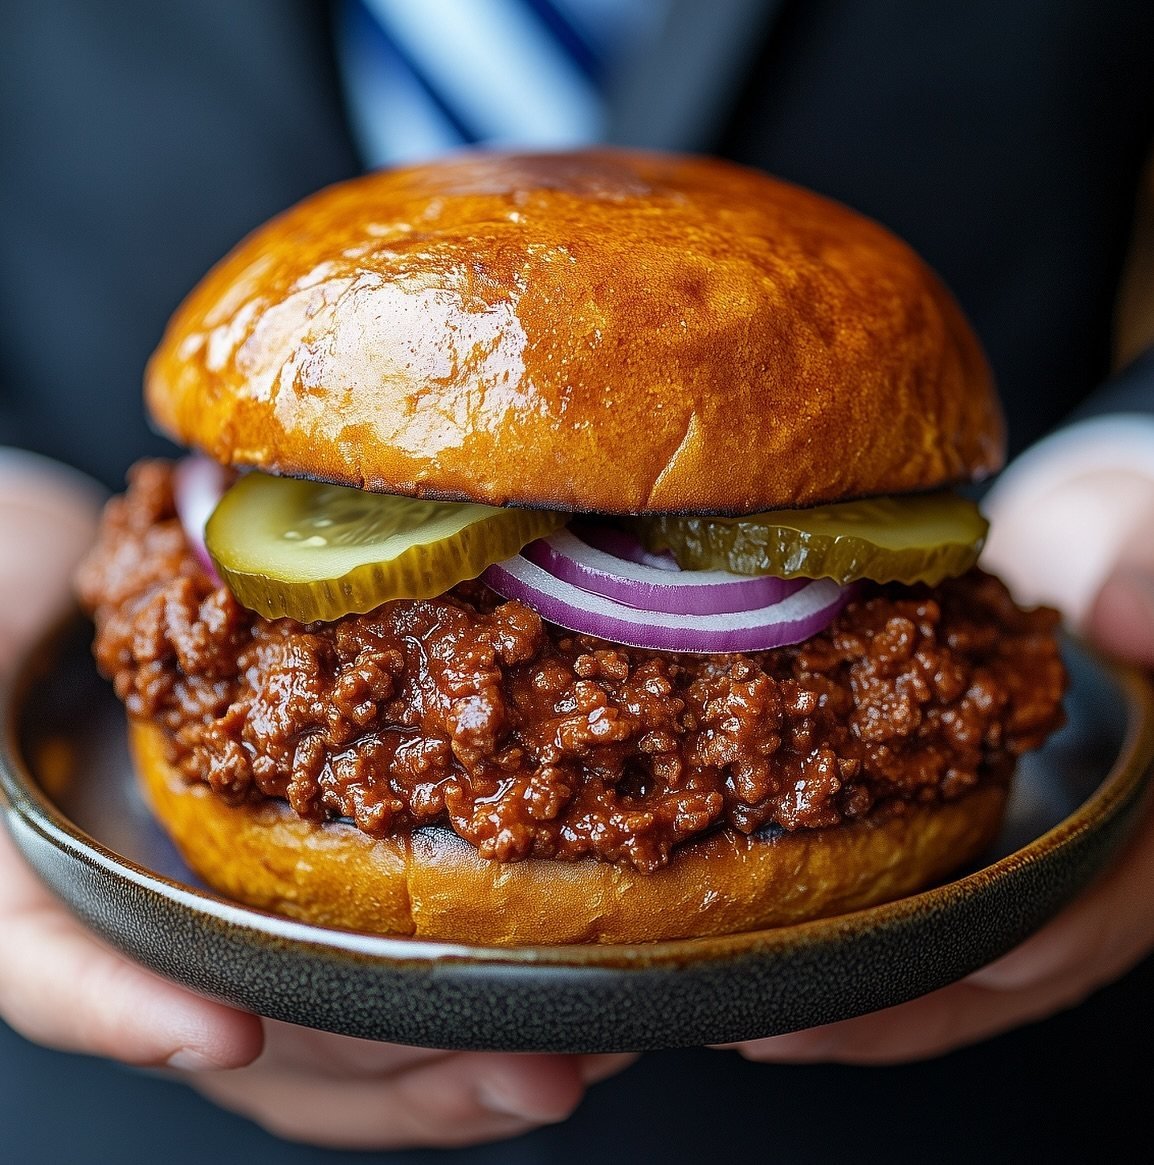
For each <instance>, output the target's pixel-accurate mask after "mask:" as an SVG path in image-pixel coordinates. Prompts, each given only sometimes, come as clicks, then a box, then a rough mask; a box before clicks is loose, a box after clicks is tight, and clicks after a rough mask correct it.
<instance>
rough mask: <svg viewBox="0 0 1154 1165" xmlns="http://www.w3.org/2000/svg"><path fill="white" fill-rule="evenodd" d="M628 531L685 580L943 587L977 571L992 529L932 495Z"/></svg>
mask: <svg viewBox="0 0 1154 1165" xmlns="http://www.w3.org/2000/svg"><path fill="white" fill-rule="evenodd" d="M629 526H630V529H631V530H633V532H634V533H635V534H636V535H637V537H638V538H640V540H641V541H642V543H644V545H645V546H646V548H647V549H649V550H651V551H653V552H654V553H660V552H662V551H664V550H668V551H670V552H671V553H672V554H673V557H674V558H676V559H677V562H678V564H679V565H680V566H681V567H682V568H683V569H685V570H730V571H733V572H734V573H735V574H773V575H778V576H780V577H781V578H832V579H834V580H836V581H837V582H839V583H842V584H844V583H848V582H853V581H854V580H855V579H863V578H864V579H873V580H874V581H875V582H901V583H918V582H922V583H929V584H930V585H931V586H936V585H937V584H938V583H940V582H941V581H942V579H944V578H951V577H954V576H956V575H959V574H965V572H966V571H967V570H969V569H970V567H972V566H973V565H974V563H976V562H977V560H978V555H979V554H980V553H981V550H982V544H983V543H984V542H985V539H986V530H987V528H988V523H987V522H986V520H985V518H983V517H982V515H981V513H980V512H979V511H978V507H977V506H976V505H974V503H973V502H970V501H967V500H966V499H965V498H962V497H959V496H958V495H957V494H954V493H935V494H917V495H913V496H909V497H880V498H867V499H865V500H863V501H856V502H839V503H837V504H835V505H829V506H814V507H813V508H812V509H806V510H772V511H767V512H766V513H763V514H751V515H749V516H747V517H742V518H710V517H669V516H666V515H658V516H653V517H644V518H633V519H630V520H629Z"/></svg>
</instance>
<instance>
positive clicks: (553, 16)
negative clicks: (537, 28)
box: [524, 0, 605, 83]
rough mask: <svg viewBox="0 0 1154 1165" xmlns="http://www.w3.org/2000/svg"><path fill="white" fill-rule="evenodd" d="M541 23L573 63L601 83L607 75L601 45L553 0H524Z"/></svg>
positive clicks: (590, 77)
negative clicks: (552, 0) (573, 21)
mask: <svg viewBox="0 0 1154 1165" xmlns="http://www.w3.org/2000/svg"><path fill="white" fill-rule="evenodd" d="M524 3H525V6H526V7H527V8H531V9H532V10H533V12H535V13H536V14H537V18H538V19H539V20H540V21H541V23H542V24H543V25H544V26H545V27H546V28H547V29H548V30H549V31H550V32H551V33H552V34H553V36H554V37H555V38H556V39H557V42H558V44H560V45H561V46H562V48H564V50H565V51H566V52H567V53H568V54H569V56H570V57H571V58H572V60H573V63H574V64H575V65H576V66H577V67H578V68H579V69H580V70H581V72H583V73H584V74H585V76H587V77H588V78H589V80H590V81H593V82H595V83H600V82H601V81H602V80H604V77H605V59H604V57H603V56H602V54H601V53H600V51H599V46H597V45H596V44H595V42H594V41H593V40H592V39H591V38H589V37H588V36H587V35H586V33H585V32H584V31H583V30H582V29H580V28H579V27H578V26H577V25H576V24H575V23H572V22H571V21H570V19H569V17H568V16H567V15H566V14H565V13H564V12H562V11H561V9H559V8H558V7H557V5H555V4H553V3H552V2H551V0H524Z"/></svg>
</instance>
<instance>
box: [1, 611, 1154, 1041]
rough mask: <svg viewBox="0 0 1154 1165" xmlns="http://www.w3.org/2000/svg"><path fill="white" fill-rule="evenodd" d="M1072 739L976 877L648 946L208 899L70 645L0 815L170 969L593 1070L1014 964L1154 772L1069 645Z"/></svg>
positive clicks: (10, 773)
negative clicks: (536, 937) (642, 1053)
mask: <svg viewBox="0 0 1154 1165" xmlns="http://www.w3.org/2000/svg"><path fill="white" fill-rule="evenodd" d="M1067 659H1068V662H1069V665H1070V669H1071V674H1072V687H1071V691H1070V694H1069V698H1068V701H1067V710H1068V713H1069V718H1070V719H1069V724H1068V725H1067V726H1066V728H1065V729H1063V730H1062V732H1060V733H1059V734H1058V735H1057V736H1056V737H1054V738H1053V739H1052V740H1051V742H1050V743H1049V744H1048V745H1047V746H1046V748H1045V749H1043V750H1042V751H1041V752H1039V753H1037V754H1035V755H1033V756H1032V757H1030V758H1028V760H1027V761H1026V762H1025V763H1024V764H1023V765H1022V766H1021V768H1020V771H1019V778H1018V782H1017V789H1016V792H1015V795H1014V797H1013V800H1012V805H1011V812H1010V816H1009V820H1008V823H1007V825H1006V829H1005V832H1004V833H1003V836H1002V837H1001V839H1000V840H999V843H998V846H997V848H996V851H995V852H994V853H992V854H990V855H989V861H988V864H987V865H985V866H984V867H983V868H981V869H979V870H975V871H973V872H971V873H969V874H967V875H965V876H963V877H960V878H958V879H957V880H955V881H953V882H950V883H948V884H947V885H944V886H940V887H938V888H936V889H933V890H930V891H927V892H926V893H923V894H918V895H915V896H913V897H910V898H905V899H903V900H901V901H899V902H894V903H891V904H889V905H887V906H880V907H875V908H873V909H870V910H863V911H859V912H857V913H855V914H850V915H845V916H842V917H839V918H833V919H826V920H823V921H819V922H813V923H808V924H806V925H803V926H793V927H787V928H783V929H779V930H770V931H761V932H757V933H752V934H741V935H733V936H730V937H727V938H722V939H703V940H692V941H680V942H671V943H663V944H657V945H651V946H605V947H553V948H549V947H535V948H515V949H492V948H478V947H468V946H453V945H450V944H446V943H436V942H427V941H421V940H415V939H385V938H378V937H372V936H366V935H360V934H352V933H348V932H343V931H336V930H327V929H322V928H319V927H312V926H306V925H303V924H301V923H297V922H293V921H290V920H288V919H285V918H281V917H277V916H275V915H270V914H264V913H261V912H259V911H255V910H249V909H246V908H244V907H240V906H236V905H234V904H232V903H229V902H226V901H223V900H222V899H220V898H218V897H216V896H215V895H213V894H212V893H210V892H208V891H206V890H205V889H203V888H202V887H200V886H198V885H197V883H196V880H195V879H194V878H193V876H192V875H191V874H190V873H189V872H188V871H187V870H186V869H185V868H184V867H183V866H182V864H181V862H180V859H179V858H178V857H177V856H176V854H175V853H174V852H173V851H172V849H171V848H170V847H169V846H168V844H167V843H166V841H165V840H164V838H163V837H162V836H161V834H160V832H159V831H158V830H157V828H156V827H155V826H154V825H153V823H152V822H151V820H150V819H149V817H148V815H147V813H146V812H145V810H144V807H143V805H142V804H141V803H140V801H139V800H138V798H137V796H136V793H135V790H134V785H133V782H132V778H131V775H130V769H129V762H128V755H127V749H126V745H125V733H124V724H123V714H122V711H121V709H120V707H119V705H118V704H117V703H116V701H115V700H114V699H113V697H112V695H111V693H110V692H109V690H108V688H107V686H106V685H105V684H103V683H102V682H101V681H100V680H99V679H98V677H97V676H96V674H95V671H94V669H93V666H92V663H91V660H90V658H89V656H88V652H87V647H86V642H85V635H84V633H83V631H82V630H77V629H75V628H73V629H71V630H70V631H69V632H68V633H67V634H66V635H65V636H63V637H62V638H58V639H57V640H55V641H54V642H53V643H50V644H45V645H43V646H41V647H40V648H39V649H38V650H37V651H36V652H34V653H33V655H32V656H31V658H30V660H29V662H28V664H27V665H26V667H25V669H24V673H23V676H22V677H21V679H20V680H19V681H18V683H17V684H16V685H15V687H14V688H13V692H14V695H13V696H12V697H11V698H10V699H9V701H8V708H7V732H6V739H5V742H4V748H3V750H2V752H3V755H2V756H0V760H2V762H3V763H2V764H0V788H2V791H3V795H2V796H0V808H3V809H6V810H7V812H6V817H7V821H8V825H9V827H10V829H11V832H12V835H13V836H14V838H15V839H16V843H17V845H18V846H19V847H20V849H21V850H22V851H23V853H24V854H25V856H26V857H27V858H28V860H29V861H30V862H31V863H32V865H33V866H34V867H35V868H36V870H37V871H38V872H39V874H40V876H41V877H42V878H43V879H44V881H45V882H46V883H47V884H48V885H49V886H51V887H52V888H53V890H55V892H56V893H57V894H59V895H60V897H61V898H62V899H64V901H65V902H66V903H67V904H68V905H69V906H70V907H71V908H72V909H73V910H74V911H75V912H76V913H77V914H78V915H79V916H80V917H81V918H82V919H83V920H84V921H85V922H86V923H87V924H88V925H89V926H91V927H92V928H93V930H95V931H96V932H97V933H99V934H100V935H102V936H103V937H104V938H105V939H107V940H108V941H109V942H111V943H112V944H113V945H114V946H116V947H118V948H120V950H122V951H124V952H125V953H126V954H127V955H129V956H130V957H132V958H134V959H136V960H138V961H139V962H141V963H144V964H145V965H146V966H149V967H151V968H153V969H154V970H156V971H158V972H160V973H161V974H162V975H167V976H168V977H169V978H172V979H175V980H177V981H178V982H180V983H184V984H186V985H187V986H189V987H191V988H193V989H194V990H196V991H200V992H203V993H204V994H206V995H211V996H214V997H216V998H219V999H224V1000H227V1001H229V1002H231V1003H235V1004H238V1005H240V1006H242V1007H245V1008H249V1009H250V1010H252V1011H256V1012H259V1013H261V1014H263V1015H267V1016H273V1017H275V1018H278V1019H285V1020H290V1021H292V1022H294V1023H300V1024H307V1025H310V1026H312V1027H318V1028H324V1029H327V1030H330V1031H335V1032H344V1033H347V1034H350V1035H356V1036H364V1037H368V1038H370V1039H380V1040H392V1041H395V1042H399V1043H406V1044H424V1045H428V1046H432V1047H441V1048H476V1049H503V1050H511V1051H572V1052H577V1051H580V1052H595V1051H596V1052H606V1051H619V1050H643V1049H650V1048H661V1047H675V1046H681V1045H691V1044H704V1043H722V1042H728V1041H731V1040H739V1039H750V1038H754V1037H758V1036H765V1035H771V1034H775V1033H780V1032H786V1031H792V1030H795V1029H798V1028H803V1027H809V1026H812V1025H814V1024H820V1023H828V1022H831V1021H833V1020H837V1019H844V1018H848V1017H850V1016H853V1015H859V1014H861V1013H863V1012H866V1011H871V1010H874V1009H877V1008H881V1007H888V1006H890V1005H893V1004H896V1003H901V1002H903V1001H905V1000H907V999H911V998H913V997H914V996H916V995H920V994H923V993H924V992H927V991H932V990H934V989H935V988H937V987H941V986H943V985H944V984H946V983H949V982H951V981H953V980H955V979H958V978H960V977H961V976H963V975H965V974H967V973H968V972H969V971H971V970H973V969H974V968H976V967H978V966H980V965H982V964H983V963H985V962H988V961H989V960H990V959H992V958H995V957H996V956H998V955H1000V954H1002V953H1003V952H1005V951H1007V950H1009V949H1010V948H1011V947H1012V946H1014V945H1015V944H1016V943H1018V942H1019V941H1020V940H1021V939H1022V938H1024V937H1025V936H1026V935H1027V934H1029V933H1030V932H1031V931H1032V930H1034V929H1036V928H1037V927H1038V926H1040V925H1041V924H1042V923H1043V922H1045V921H1046V919H1048V918H1049V917H1051V916H1052V915H1053V914H1054V913H1055V912H1056V911H1057V910H1058V909H1059V908H1060V907H1061V906H1062V905H1063V904H1064V903H1066V902H1068V901H1069V900H1070V899H1071V898H1072V897H1073V896H1074V895H1075V894H1076V893H1077V892H1078V891H1079V889H1081V888H1082V887H1083V886H1084V885H1085V884H1086V883H1087V882H1088V881H1089V880H1090V879H1091V878H1092V877H1093V876H1094V874H1095V873H1096V872H1097V871H1098V870H1099V869H1101V868H1102V866H1103V865H1105V863H1106V862H1107V861H1108V860H1109V859H1110V856H1111V855H1112V854H1113V853H1114V852H1115V850H1117V848H1118V847H1119V845H1120V844H1121V843H1122V841H1123V840H1124V838H1125V836H1126V834H1127V832H1128V831H1129V829H1130V827H1131V825H1132V824H1133V821H1134V819H1135V816H1136V810H1137V807H1138V804H1139V800H1140V795H1141V793H1142V790H1143V788H1144V785H1145V777H1146V773H1147V770H1148V768H1149V766H1150V763H1151V760H1152V758H1154V706H1152V698H1151V692H1150V689H1149V686H1148V685H1147V683H1146V682H1145V681H1144V680H1143V679H1142V678H1141V677H1139V676H1137V675H1136V674H1135V673H1133V672H1130V671H1126V670H1124V669H1120V668H1116V667H1113V666H1110V665H1107V664H1104V663H1102V662H1100V661H1099V660H1098V659H1096V658H1095V657H1093V656H1091V655H1089V654H1088V653H1087V652H1085V651H1084V650H1083V649H1081V648H1079V647H1078V646H1077V645H1073V644H1071V645H1069V646H1068V648H1067Z"/></svg>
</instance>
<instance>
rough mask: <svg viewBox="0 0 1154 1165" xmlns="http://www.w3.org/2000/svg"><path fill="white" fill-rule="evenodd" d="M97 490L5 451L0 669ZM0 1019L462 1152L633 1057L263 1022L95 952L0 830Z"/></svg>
mask: <svg viewBox="0 0 1154 1165" xmlns="http://www.w3.org/2000/svg"><path fill="white" fill-rule="evenodd" d="M96 514H97V502H96V498H95V493H94V492H93V491H88V490H86V489H85V488H84V487H83V486H82V485H81V484H79V482H78V480H77V478H76V476H75V475H72V474H69V473H68V472H66V471H64V470H58V469H56V468H54V467H53V466H52V465H51V463H50V462H46V461H43V460H42V459H38V458H32V457H29V456H27V455H22V454H16V455H12V456H5V455H4V454H3V453H0V669H5V668H7V667H9V666H11V665H12V664H13V663H15V661H16V660H17V659H18V658H19V656H20V654H21V653H22V652H23V650H24V649H25V648H26V647H27V646H28V645H29V644H30V643H31V642H32V640H33V639H34V638H35V637H36V635H37V634H39V633H40V632H41V631H42V630H43V629H44V627H45V626H46V625H47V624H48V623H50V622H51V620H52V618H53V617H54V616H56V615H57V614H58V613H59V612H61V611H62V610H63V609H64V608H65V606H66V605H67V603H68V594H69V579H70V576H71V573H72V570H73V568H74V566H75V564H76V561H77V559H78V558H79V556H80V555H81V554H82V553H83V551H84V550H85V548H86V547H87V545H88V544H89V542H90V541H91V539H92V535H93V531H94V529H95V524H96ZM0 1019H2V1020H4V1021H5V1022H7V1023H8V1024H9V1025H10V1026H11V1027H13V1028H14V1029H15V1030H16V1031H18V1032H20V1033H21V1034H22V1035H24V1036H25V1037H27V1038H28V1039H30V1040H33V1041H35V1042H36V1043H40V1044H44V1045H46V1046H48V1047H52V1048H59V1049H62V1050H65V1051H70V1052H83V1053H87V1054H89V1055H95V1056H104V1057H107V1058H109V1059H113V1060H119V1061H121V1062H122V1063H126V1064H133V1065H137V1066H141V1067H151V1068H163V1069H173V1070H175V1071H177V1072H178V1073H179V1074H180V1075H181V1077H182V1078H183V1079H185V1080H186V1081H188V1082H189V1083H191V1084H193V1085H194V1086H195V1087H197V1088H198V1089H199V1091H201V1092H202V1093H203V1094H204V1095H206V1096H208V1097H209V1098H210V1099H212V1100H214V1101H216V1102H218V1103H219V1104H221V1105H222V1106H224V1107H226V1108H229V1109H232V1110H234V1111H236V1112H239V1113H241V1114H243V1115H245V1116H247V1117H249V1118H250V1119H251V1120H254V1121H256V1122H257V1123H258V1124H260V1125H263V1126H264V1127H265V1128H266V1129H268V1130H270V1131H271V1132H273V1133H276V1134H279V1135H280V1136H284V1137H288V1138H291V1139H294V1140H301V1141H308V1142H312V1143H314V1144H322V1145H332V1146H344V1147H360V1148H372V1149H390V1148H403V1147H409V1146H418V1145H427V1146H450V1145H468V1144H475V1143H479V1142H482V1141H491V1140H497V1139H500V1138H503V1137H509V1136H513V1135H515V1134H518V1133H523V1132H526V1131H528V1130H529V1129H531V1128H533V1127H535V1126H537V1125H541V1124H546V1123H549V1122H551V1121H557V1120H561V1119H563V1118H564V1117H565V1116H567V1115H568V1114H569V1113H570V1112H571V1111H572V1110H573V1109H574V1108H575V1107H576V1106H577V1104H578V1103H579V1101H580V1099H581V1096H582V1094H583V1092H584V1090H585V1087H586V1085H587V1084H589V1083H591V1082H592V1081H594V1080H597V1079H601V1078H602V1077H604V1076H607V1075H609V1074H610V1073H612V1072H614V1071H617V1070H618V1069H619V1068H620V1067H623V1066H624V1064H625V1063H627V1062H628V1061H629V1059H630V1057H622V1056H615V1057H595V1056H587V1057H576V1056H573V1057H566V1056H513V1055H497V1054H482V1053H458V1054H449V1053H447V1052H430V1051H425V1050H422V1049H417V1048H401V1047H396V1046H393V1045H389V1044H373V1043H369V1042H367V1041H364V1040H353V1039H349V1038H347V1037H342V1036H330V1035H326V1034H323V1033H320V1032H313V1031H308V1030H307V1029H304V1028H294V1027H292V1026H290V1025H288V1024H277V1023H269V1022H267V1021H263V1022H262V1021H261V1020H260V1019H259V1018H258V1017H256V1016H254V1015H249V1014H247V1013H245V1012H242V1011H238V1010H236V1009H234V1008H231V1007H227V1006H225V1005H224V1004H220V1003H214V1002H212V1001H211V1000H208V999H202V998H201V997H200V996H198V995H193V994H192V993H191V992H189V991H186V990H184V989H183V988H181V987H178V986H176V985H175V984H173V983H169V982H168V981H167V980H165V979H161V978H159V977H158V976H156V975H153V974H152V973H151V972H149V971H146V970H144V968H142V967H138V966H137V965H136V964H135V963H132V962H129V961H128V960H127V959H124V958H122V957H121V956H120V955H119V954H116V953H115V952H113V951H112V950H110V949H109V948H107V947H105V946H104V945H103V944H102V943H101V942H100V941H99V940H98V939H96V938H95V937H94V936H93V935H92V934H91V933H90V932H89V931H88V930H87V929H86V928H85V927H84V926H82V925H81V924H80V923H79V922H78V921H77V920H76V919H75V918H73V916H72V915H71V914H70V913H69V912H68V911H67V910H66V909H65V908H64V906H62V905H61V904H60V902H58V901H57V900H56V899H55V898H54V897H53V896H52V895H51V894H50V893H49V892H48V890H46V889H45V888H44V886H42V885H41V883H40V882H39V880H38V879H37V878H36V877H35V875H34V874H33V873H32V872H31V871H30V870H29V869H28V867H27V866H26V865H25V864H24V862H23V861H22V859H21V858H20V855H19V854H18V853H17V851H16V848H15V846H14V845H13V843H12V840H11V838H10V837H9V836H8V834H7V832H6V831H5V830H4V829H3V828H0Z"/></svg>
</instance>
